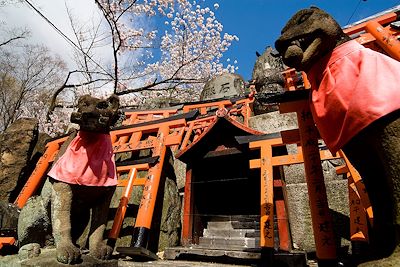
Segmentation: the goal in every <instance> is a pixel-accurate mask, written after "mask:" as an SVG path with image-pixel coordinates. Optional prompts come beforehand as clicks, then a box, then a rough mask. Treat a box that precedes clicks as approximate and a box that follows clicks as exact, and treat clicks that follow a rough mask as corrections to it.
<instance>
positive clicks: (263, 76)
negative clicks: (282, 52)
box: [252, 47, 284, 115]
mask: <svg viewBox="0 0 400 267" xmlns="http://www.w3.org/2000/svg"><path fill="white" fill-rule="evenodd" d="M283 70H284V65H283V62H282V59H281V57H279V56H278V55H277V52H276V51H275V50H274V49H272V47H267V48H266V49H265V51H264V52H263V54H262V55H260V56H258V57H257V60H256V63H255V64H254V68H253V74H252V80H254V81H256V90H257V92H258V93H279V92H283V90H284V88H283V85H284V79H283V76H282V74H281V72H282V71H283ZM277 109H278V107H277V105H263V104H262V103H259V102H258V101H257V98H256V101H255V102H254V114H256V115H259V114H263V113H266V112H271V111H274V110H277Z"/></svg>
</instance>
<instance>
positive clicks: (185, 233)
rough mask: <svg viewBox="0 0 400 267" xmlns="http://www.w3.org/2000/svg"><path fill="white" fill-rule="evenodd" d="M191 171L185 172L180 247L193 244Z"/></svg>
mask: <svg viewBox="0 0 400 267" xmlns="http://www.w3.org/2000/svg"><path fill="white" fill-rule="evenodd" d="M192 179H193V177H192V169H191V168H190V167H189V168H188V169H187V170H186V181H185V196H184V202H183V223H182V245H183V246H190V245H192V244H193V215H192V214H194V212H193V205H194V196H193V193H194V192H193V184H192Z"/></svg>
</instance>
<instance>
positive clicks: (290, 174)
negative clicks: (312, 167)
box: [283, 160, 344, 184]
mask: <svg viewBox="0 0 400 267" xmlns="http://www.w3.org/2000/svg"><path fill="white" fill-rule="evenodd" d="M343 164H344V163H343V162H342V160H324V161H322V163H321V165H322V172H323V174H324V179H325V181H326V182H327V181H335V180H341V179H342V177H339V176H338V175H337V174H336V169H335V167H337V166H341V165H343ZM283 170H284V173H285V181H286V183H287V184H297V183H305V182H306V178H305V171H304V165H303V164H292V165H289V166H283Z"/></svg>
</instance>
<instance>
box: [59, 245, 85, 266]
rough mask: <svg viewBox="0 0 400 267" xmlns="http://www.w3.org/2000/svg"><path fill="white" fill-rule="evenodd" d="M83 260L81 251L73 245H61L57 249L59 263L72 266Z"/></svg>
mask: <svg viewBox="0 0 400 267" xmlns="http://www.w3.org/2000/svg"><path fill="white" fill-rule="evenodd" d="M80 258H81V251H80V249H79V248H77V247H75V246H74V245H73V244H72V243H61V244H60V245H59V246H58V247H57V261H59V262H61V263H65V264H72V263H76V262H77V261H79V260H80Z"/></svg>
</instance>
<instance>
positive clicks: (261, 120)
mask: <svg viewBox="0 0 400 267" xmlns="http://www.w3.org/2000/svg"><path fill="white" fill-rule="evenodd" d="M249 126H250V128H253V129H255V130H257V131H260V132H264V133H267V134H269V133H277V132H280V131H284V130H291V129H297V128H298V126H297V117H296V114H295V113H287V114H280V113H279V111H273V112H269V113H265V114H261V115H257V116H253V117H250V119H249Z"/></svg>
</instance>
